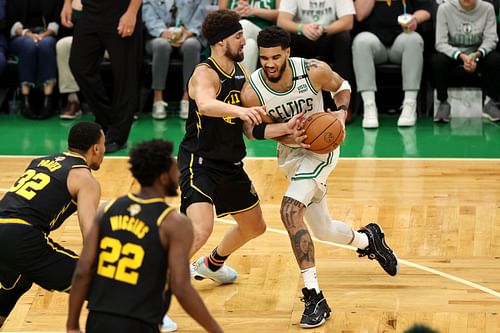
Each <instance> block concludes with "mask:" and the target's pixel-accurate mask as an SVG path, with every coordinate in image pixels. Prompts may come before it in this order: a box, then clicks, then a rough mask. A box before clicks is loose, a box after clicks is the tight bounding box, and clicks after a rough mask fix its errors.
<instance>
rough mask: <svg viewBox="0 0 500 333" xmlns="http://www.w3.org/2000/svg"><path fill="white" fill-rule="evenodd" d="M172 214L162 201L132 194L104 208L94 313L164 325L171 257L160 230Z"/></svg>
mask: <svg viewBox="0 0 500 333" xmlns="http://www.w3.org/2000/svg"><path fill="white" fill-rule="evenodd" d="M171 211H172V208H171V207H169V206H168V205H167V204H166V203H165V202H164V200H163V198H153V199H141V198H139V197H137V196H135V195H133V194H131V193H129V194H128V195H126V196H123V197H120V198H118V199H116V200H115V201H114V202H112V203H110V204H109V205H108V206H107V207H106V209H105V212H104V216H103V218H102V220H101V222H100V230H99V239H98V244H97V258H96V267H95V271H94V274H93V279H92V284H91V287H90V292H89V300H88V301H89V303H88V304H89V309H90V310H91V311H97V312H106V313H112V314H116V315H121V316H125V317H131V318H135V319H138V320H142V321H144V322H147V323H151V324H159V323H160V322H161V320H162V316H163V312H164V311H163V310H164V309H165V308H164V300H163V296H164V295H163V292H164V290H165V286H166V276H167V268H168V262H167V259H168V257H167V251H166V250H165V248H164V247H163V245H162V244H161V242H160V236H159V234H158V228H159V224H160V223H161V221H162V220H163V219H164V217H165V216H166V215H167V214H168V213H169V212H171Z"/></svg>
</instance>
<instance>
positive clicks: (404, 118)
mask: <svg viewBox="0 0 500 333" xmlns="http://www.w3.org/2000/svg"><path fill="white" fill-rule="evenodd" d="M401 109H402V110H401V115H400V116H399V119H398V126H400V127H406V126H413V125H415V123H416V122H417V101H415V100H413V99H405V100H404V101H403V105H402V106H401Z"/></svg>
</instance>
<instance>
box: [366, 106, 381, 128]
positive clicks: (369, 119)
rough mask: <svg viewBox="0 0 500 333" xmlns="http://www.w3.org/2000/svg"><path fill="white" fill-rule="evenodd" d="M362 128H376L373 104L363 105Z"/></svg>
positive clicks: (375, 109)
mask: <svg viewBox="0 0 500 333" xmlns="http://www.w3.org/2000/svg"><path fill="white" fill-rule="evenodd" d="M362 126H363V128H378V111H377V106H376V105H375V103H365V104H364V114H363V124H362Z"/></svg>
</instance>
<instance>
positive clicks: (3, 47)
mask: <svg viewBox="0 0 500 333" xmlns="http://www.w3.org/2000/svg"><path fill="white" fill-rule="evenodd" d="M6 66H7V40H6V38H5V36H0V75H2V74H3V72H4V71H5V67H6Z"/></svg>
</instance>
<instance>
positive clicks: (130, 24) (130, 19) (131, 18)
mask: <svg viewBox="0 0 500 333" xmlns="http://www.w3.org/2000/svg"><path fill="white" fill-rule="evenodd" d="M135 24H136V15H135V14H133V13H132V12H129V11H128V10H127V11H126V12H125V14H123V15H122V17H120V21H119V22H118V28H117V30H118V35H120V36H121V37H122V38H125V37H130V36H132V34H133V33H134V29H135Z"/></svg>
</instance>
